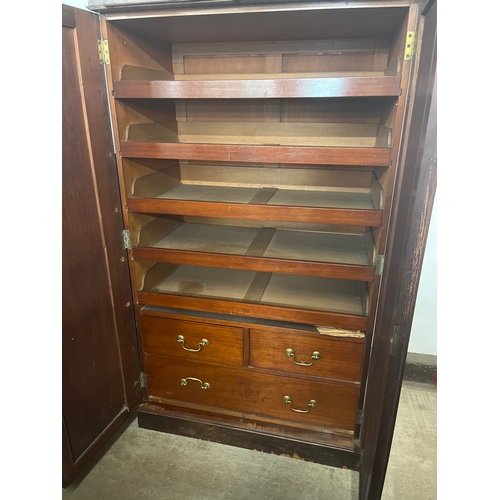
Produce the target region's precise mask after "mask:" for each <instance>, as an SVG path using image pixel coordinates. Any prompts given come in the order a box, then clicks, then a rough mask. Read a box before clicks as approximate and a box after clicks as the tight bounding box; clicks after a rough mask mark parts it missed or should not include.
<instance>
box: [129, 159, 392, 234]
mask: <svg viewBox="0 0 500 500" xmlns="http://www.w3.org/2000/svg"><path fill="white" fill-rule="evenodd" d="M164 165H167V166H166V168H162V167H163V166H164ZM155 168H157V169H158V170H156V171H152V170H151V169H149V171H150V172H152V173H150V174H148V175H143V176H142V177H139V178H137V179H136V180H135V181H134V182H133V184H132V186H131V188H130V191H129V192H130V193H131V195H130V196H129V197H128V198H127V206H128V210H129V212H142V213H149V214H170V215H188V216H200V217H217V218H228V219H250V220H265V221H289V222H309V223H324V224H337V225H355V226H371V227H379V226H380V225H381V223H382V213H383V204H384V190H383V188H382V186H381V185H380V182H379V181H378V179H377V178H376V176H375V174H374V173H373V172H371V171H359V170H358V171H356V172H355V171H351V170H342V171H333V170H315V169H312V168H306V169H303V168H293V169H286V168H278V169H273V168H256V167H251V166H248V167H245V166H243V167H242V166H231V164H227V163H226V164H224V165H220V164H218V165H209V164H205V163H200V164H192V163H190V164H182V163H181V164H177V163H175V162H173V164H170V163H157V164H156V165H155ZM142 171H144V170H142ZM146 171H148V170H146Z"/></svg>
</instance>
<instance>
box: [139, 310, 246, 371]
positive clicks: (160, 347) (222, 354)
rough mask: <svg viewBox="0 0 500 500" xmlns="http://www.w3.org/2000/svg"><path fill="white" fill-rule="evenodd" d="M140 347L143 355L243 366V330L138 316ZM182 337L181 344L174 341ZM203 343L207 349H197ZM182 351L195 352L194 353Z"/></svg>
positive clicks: (202, 347) (203, 347)
mask: <svg viewBox="0 0 500 500" xmlns="http://www.w3.org/2000/svg"><path fill="white" fill-rule="evenodd" d="M141 324H142V345H143V348H144V352H145V353H146V354H162V355H168V356H176V357H179V358H183V359H192V360H196V361H208V362H212V363H221V364H224V365H232V366H241V365H242V364H243V329H242V328H237V327H230V326H222V325H213V324H209V323H196V322H194V321H183V320H176V319H168V318H159V317H155V316H142V318H141ZM179 335H182V336H183V337H184V342H183V343H180V342H179V341H178V340H177V339H178V337H179ZM202 340H207V341H208V345H203V346H201V345H200V342H202ZM186 349H194V350H196V349H199V351H197V352H193V351H188V350H186Z"/></svg>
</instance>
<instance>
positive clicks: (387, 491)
mask: <svg viewBox="0 0 500 500" xmlns="http://www.w3.org/2000/svg"><path fill="white" fill-rule="evenodd" d="M436 404H437V392H436V387H435V386H432V385H428V384H419V383H417V382H405V383H404V384H403V390H402V394H401V401H400V406H399V411H398V418H397V423H396V431H395V435H394V441H393V447H392V452H391V458H390V461H389V468H388V472H387V477H386V482H385V487H384V493H383V495H382V500H393V499H394V500H432V499H435V498H437V493H436V490H437V488H436ZM357 493H358V473H357V472H352V471H349V470H342V469H335V468H331V467H326V466H323V465H317V464H312V463H306V462H303V461H299V460H293V459H290V458H285V457H279V456H275V455H268V454H265V453H260V452H256V451H250V450H243V449H239V448H234V447H232V446H225V445H220V444H216V443H209V442H206V441H201V440H194V439H191V438H185V437H180V436H173V435H169V434H164V433H159V432H154V431H148V430H145V429H139V428H138V426H137V421H136V420H135V419H133V420H130V421H129V422H128V423H127V424H126V425H125V426H123V427H122V429H121V430H120V432H119V433H118V434H117V435H116V436H115V438H113V440H112V442H111V443H109V445H108V446H107V447H106V450H104V452H103V453H101V454H100V455H99V456H98V457H97V458H96V460H94V462H92V463H91V464H90V465H89V466H88V467H87V469H86V470H85V471H84V473H83V474H82V475H81V476H80V477H79V478H78V479H77V480H76V481H75V482H73V484H72V485H71V486H70V487H69V488H67V489H66V490H63V494H62V498H63V500H115V499H120V500H129V499H130V500H142V499H150V500H285V499H286V500H294V499H295V500H305V499H311V500H312V499H314V500H326V499H328V500H337V499H338V500H357V498H358V497H357Z"/></svg>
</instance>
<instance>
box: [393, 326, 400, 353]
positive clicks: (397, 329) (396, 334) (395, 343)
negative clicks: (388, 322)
mask: <svg viewBox="0 0 500 500" xmlns="http://www.w3.org/2000/svg"><path fill="white" fill-rule="evenodd" d="M400 330H401V328H400V327H399V326H395V327H394V331H393V333H392V340H391V356H395V355H396V351H397V348H398V341H399V332H400Z"/></svg>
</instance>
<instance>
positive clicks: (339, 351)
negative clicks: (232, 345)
mask: <svg viewBox="0 0 500 500" xmlns="http://www.w3.org/2000/svg"><path fill="white" fill-rule="evenodd" d="M363 351H364V343H363V342H359V341H348V340H345V339H342V340H341V339H335V338H324V337H323V336H321V335H320V334H319V333H318V334H315V333H281V332H280V333H276V332H272V331H266V330H257V329H255V330H254V329H252V330H250V365H251V366H255V367H259V368H267V369H270V370H280V371H285V372H292V373H301V374H304V375H315V376H319V377H327V378H332V379H337V380H347V381H352V382H359V381H360V379H361V368H362V363H363Z"/></svg>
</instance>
